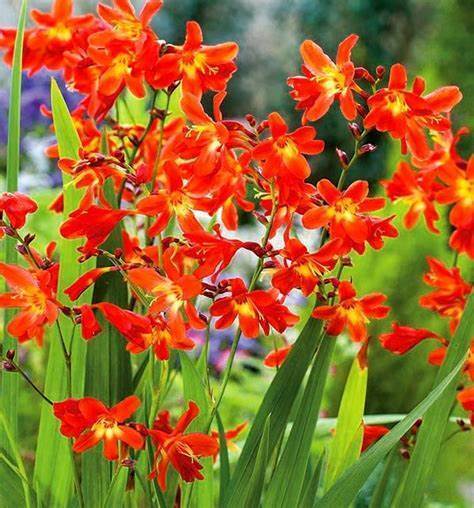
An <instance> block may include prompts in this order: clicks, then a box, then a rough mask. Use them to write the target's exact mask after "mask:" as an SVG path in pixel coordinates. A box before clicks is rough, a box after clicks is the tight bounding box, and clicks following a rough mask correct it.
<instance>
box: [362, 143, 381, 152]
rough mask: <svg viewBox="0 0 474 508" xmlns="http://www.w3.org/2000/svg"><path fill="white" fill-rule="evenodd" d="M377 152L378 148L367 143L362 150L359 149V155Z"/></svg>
mask: <svg viewBox="0 0 474 508" xmlns="http://www.w3.org/2000/svg"><path fill="white" fill-rule="evenodd" d="M375 150H377V147H376V146H375V145H373V144H372V143H366V144H365V145H362V146H361V147H360V148H359V152H358V153H359V155H364V154H366V153H371V152H375Z"/></svg>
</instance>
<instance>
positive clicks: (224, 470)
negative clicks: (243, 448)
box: [216, 411, 230, 506]
mask: <svg viewBox="0 0 474 508" xmlns="http://www.w3.org/2000/svg"><path fill="white" fill-rule="evenodd" d="M216 422H217V428H218V429H219V462H220V464H219V466H220V475H219V476H220V483H219V506H222V504H223V502H224V499H225V496H226V492H227V487H228V485H229V480H230V465H229V450H228V449H227V440H226V438H225V429H224V425H223V424H222V420H221V416H220V414H219V411H218V412H217V413H216Z"/></svg>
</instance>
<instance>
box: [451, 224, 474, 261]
mask: <svg viewBox="0 0 474 508" xmlns="http://www.w3.org/2000/svg"><path fill="white" fill-rule="evenodd" d="M449 246H450V247H451V248H452V249H454V250H456V251H458V252H459V253H463V252H465V253H466V254H467V255H468V256H469V257H470V258H471V259H474V217H473V218H472V221H471V222H470V223H467V224H466V225H465V226H462V227H458V228H456V229H455V230H454V231H453V234H452V235H451V238H450V239H449Z"/></svg>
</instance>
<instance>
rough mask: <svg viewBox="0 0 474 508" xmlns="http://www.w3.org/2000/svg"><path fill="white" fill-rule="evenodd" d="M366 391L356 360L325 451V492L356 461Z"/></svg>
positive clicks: (364, 372)
mask: <svg viewBox="0 0 474 508" xmlns="http://www.w3.org/2000/svg"><path fill="white" fill-rule="evenodd" d="M366 391H367V367H366V366H361V364H360V361H359V358H357V357H356V358H355V359H354V361H353V363H352V367H351V370H350V372H349V376H348V378H347V381H346V386H345V388H344V393H343V395H342V400H341V404H340V406H339V414H338V417H337V425H336V432H335V435H334V438H333V439H332V441H331V444H330V448H329V455H328V470H327V473H326V490H327V489H328V488H329V487H331V485H332V484H333V483H334V482H335V481H336V479H337V478H338V477H339V476H340V475H341V473H342V472H343V471H344V470H345V469H347V468H348V467H349V466H350V465H352V464H353V463H354V462H355V461H356V460H357V459H358V458H359V455H360V448H361V446H362V438H363V434H364V430H363V421H362V417H363V415H364V407H365V395H366Z"/></svg>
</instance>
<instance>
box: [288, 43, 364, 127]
mask: <svg viewBox="0 0 474 508" xmlns="http://www.w3.org/2000/svg"><path fill="white" fill-rule="evenodd" d="M358 39H359V37H358V36H357V35H355V34H351V35H349V36H348V37H346V38H345V39H344V40H343V41H342V42H341V43H340V44H339V48H338V50H337V56H336V63H334V62H333V61H332V60H331V59H330V58H329V57H328V56H327V55H326V54H325V53H324V52H323V50H322V49H321V48H320V47H319V46H318V45H317V44H315V43H314V42H313V41H310V40H306V41H304V42H303V43H302V44H301V47H300V53H301V57H302V58H303V62H304V65H303V73H304V74H305V75H304V76H296V77H293V78H289V79H288V84H289V85H290V86H291V87H292V88H293V90H292V91H291V96H292V97H293V99H295V100H296V101H297V103H298V104H297V106H296V109H303V110H304V113H303V123H305V122H306V121H307V120H310V121H316V120H318V119H319V118H321V117H322V116H324V115H325V114H326V113H327V111H328V109H329V108H330V107H331V105H332V104H333V102H334V101H335V100H338V101H339V103H340V106H341V111H342V114H343V115H344V117H345V118H346V119H347V120H354V118H355V117H356V115H357V104H356V101H355V100H354V95H353V93H352V92H353V90H356V91H360V88H359V87H358V85H357V84H356V83H355V82H354V72H355V68H354V64H353V63H352V62H351V51H352V48H353V47H354V46H355V45H356V43H357V41H358Z"/></svg>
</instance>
